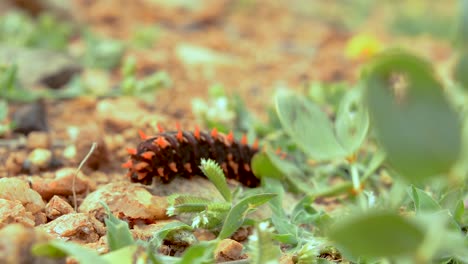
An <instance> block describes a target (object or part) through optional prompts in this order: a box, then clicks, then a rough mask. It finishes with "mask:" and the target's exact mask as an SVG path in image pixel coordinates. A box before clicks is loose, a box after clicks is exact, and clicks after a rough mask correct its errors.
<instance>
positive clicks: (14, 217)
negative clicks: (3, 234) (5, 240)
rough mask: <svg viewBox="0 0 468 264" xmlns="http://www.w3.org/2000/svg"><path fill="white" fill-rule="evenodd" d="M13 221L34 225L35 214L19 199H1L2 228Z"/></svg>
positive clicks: (0, 220) (0, 226) (0, 218)
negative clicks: (28, 210)
mask: <svg viewBox="0 0 468 264" xmlns="http://www.w3.org/2000/svg"><path fill="white" fill-rule="evenodd" d="M13 223H18V224H22V225H24V226H26V227H33V226H34V216H33V215H32V213H31V212H27V211H26V208H24V206H23V205H22V204H21V203H20V202H19V201H18V200H15V201H9V200H5V199H0V228H2V227H4V226H6V225H8V224H13Z"/></svg>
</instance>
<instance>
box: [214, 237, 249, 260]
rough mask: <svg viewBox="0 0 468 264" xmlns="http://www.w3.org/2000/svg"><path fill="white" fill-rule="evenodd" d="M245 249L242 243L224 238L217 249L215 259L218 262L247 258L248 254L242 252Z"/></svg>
mask: <svg viewBox="0 0 468 264" xmlns="http://www.w3.org/2000/svg"><path fill="white" fill-rule="evenodd" d="M243 249H244V246H242V244H241V243H239V242H237V241H234V240H232V239H229V238H227V239H223V240H221V241H220V242H219V244H218V247H217V248H216V250H215V260H216V262H224V261H231V260H239V259H245V258H247V256H246V255H245V254H242V250H243Z"/></svg>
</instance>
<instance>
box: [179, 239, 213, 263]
mask: <svg viewBox="0 0 468 264" xmlns="http://www.w3.org/2000/svg"><path fill="white" fill-rule="evenodd" d="M217 244H218V241H217V240H212V241H202V242H200V243H198V244H196V245H193V246H191V247H189V248H188V249H187V250H186V251H185V253H184V255H183V256H182V259H181V260H180V261H178V262H177V264H192V263H199V264H211V263H214V254H213V252H214V250H215V248H216V246H217Z"/></svg>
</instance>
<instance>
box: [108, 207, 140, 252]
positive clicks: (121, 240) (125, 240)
mask: <svg viewBox="0 0 468 264" xmlns="http://www.w3.org/2000/svg"><path fill="white" fill-rule="evenodd" d="M101 204H102V206H103V207H104V208H105V209H106V213H107V218H106V219H105V220H104V222H105V223H106V227H107V233H106V236H107V243H108V244H109V249H110V250H111V251H113V250H118V249H120V248H123V247H126V246H130V245H133V244H135V241H134V240H133V236H132V233H131V232H130V229H129V228H128V223H127V222H125V221H122V220H120V219H118V218H117V217H115V216H114V215H113V214H112V212H111V211H110V209H109V207H108V206H107V205H106V204H105V203H101Z"/></svg>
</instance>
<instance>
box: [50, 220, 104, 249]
mask: <svg viewBox="0 0 468 264" xmlns="http://www.w3.org/2000/svg"><path fill="white" fill-rule="evenodd" d="M42 228H43V229H44V230H45V231H46V232H47V233H49V234H51V235H52V236H53V237H55V238H58V239H63V240H71V241H74V242H80V243H94V242H97V241H98V240H99V238H100V237H101V236H103V235H104V234H105V233H106V228H105V227H104V225H103V224H102V223H101V222H99V221H98V220H97V219H96V218H94V216H92V215H88V214H84V213H74V214H66V215H62V216H60V217H59V218H57V219H55V220H53V221H51V222H49V223H47V224H45V225H43V226H42Z"/></svg>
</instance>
